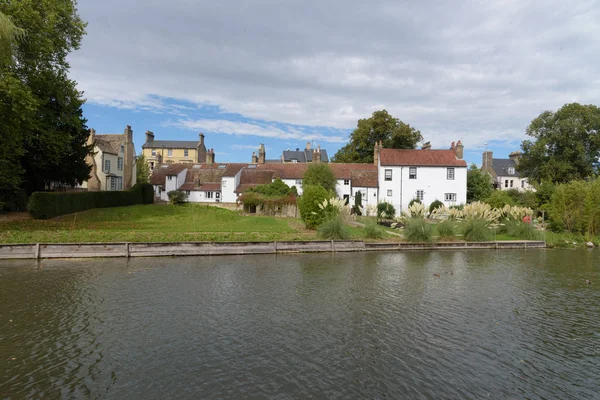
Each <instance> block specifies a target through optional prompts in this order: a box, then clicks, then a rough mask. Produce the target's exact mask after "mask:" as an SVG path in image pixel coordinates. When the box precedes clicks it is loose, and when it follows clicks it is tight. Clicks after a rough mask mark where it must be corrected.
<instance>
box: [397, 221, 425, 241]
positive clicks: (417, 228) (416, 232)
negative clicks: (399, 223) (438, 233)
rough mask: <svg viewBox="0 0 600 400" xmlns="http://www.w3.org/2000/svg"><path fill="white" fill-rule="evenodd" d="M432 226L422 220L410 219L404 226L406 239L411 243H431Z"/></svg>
mask: <svg viewBox="0 0 600 400" xmlns="http://www.w3.org/2000/svg"><path fill="white" fill-rule="evenodd" d="M431 236H432V233H431V225H430V224H428V223H427V221H425V220H424V219H422V218H409V219H408V220H407V221H406V223H405V224H404V237H405V238H406V239H407V240H408V241H409V242H431Z"/></svg>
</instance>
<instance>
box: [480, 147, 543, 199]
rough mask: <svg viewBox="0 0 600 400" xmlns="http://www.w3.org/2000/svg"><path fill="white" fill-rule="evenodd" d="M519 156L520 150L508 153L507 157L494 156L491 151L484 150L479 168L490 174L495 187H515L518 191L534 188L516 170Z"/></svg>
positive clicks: (508, 188) (505, 188)
mask: <svg viewBox="0 0 600 400" xmlns="http://www.w3.org/2000/svg"><path fill="white" fill-rule="evenodd" d="M520 158H521V152H520V151H515V152H512V153H510V154H509V155H508V158H494V153H493V152H491V151H485V152H483V155H482V156H481V159H482V160H481V161H482V163H481V169H482V170H483V171H486V172H487V173H488V174H490V176H491V177H492V180H493V182H494V188H495V189H498V190H511V189H517V190H518V191H520V192H522V191H525V190H534V188H533V186H531V185H530V184H529V180H528V179H527V177H524V176H521V174H520V173H519V171H517V165H518V164H519V159H520Z"/></svg>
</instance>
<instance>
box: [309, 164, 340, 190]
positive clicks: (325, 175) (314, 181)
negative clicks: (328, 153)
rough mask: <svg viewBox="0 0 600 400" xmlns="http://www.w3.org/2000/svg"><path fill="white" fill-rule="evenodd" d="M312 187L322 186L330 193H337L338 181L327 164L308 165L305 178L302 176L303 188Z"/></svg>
mask: <svg viewBox="0 0 600 400" xmlns="http://www.w3.org/2000/svg"><path fill="white" fill-rule="evenodd" d="M311 185H315V186H321V187H322V188H324V189H325V190H327V191H328V192H333V193H335V186H336V185H337V180H336V179H335V174H334V173H333V171H332V170H331V168H330V167H329V165H327V163H312V164H309V165H308V168H307V169H306V171H305V172H304V176H302V186H311Z"/></svg>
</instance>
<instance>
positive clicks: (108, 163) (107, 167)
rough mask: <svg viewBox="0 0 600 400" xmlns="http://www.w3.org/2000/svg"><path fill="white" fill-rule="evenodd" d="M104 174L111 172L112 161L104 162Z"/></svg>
mask: <svg viewBox="0 0 600 400" xmlns="http://www.w3.org/2000/svg"><path fill="white" fill-rule="evenodd" d="M104 172H110V160H104Z"/></svg>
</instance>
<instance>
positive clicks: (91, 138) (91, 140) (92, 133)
mask: <svg viewBox="0 0 600 400" xmlns="http://www.w3.org/2000/svg"><path fill="white" fill-rule="evenodd" d="M95 140H96V130H95V129H94V128H92V129H90V136H88V140H87V143H86V144H87V145H88V146H91V145H92V144H94V141H95Z"/></svg>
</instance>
